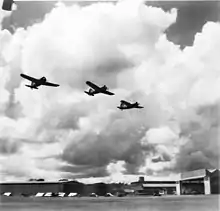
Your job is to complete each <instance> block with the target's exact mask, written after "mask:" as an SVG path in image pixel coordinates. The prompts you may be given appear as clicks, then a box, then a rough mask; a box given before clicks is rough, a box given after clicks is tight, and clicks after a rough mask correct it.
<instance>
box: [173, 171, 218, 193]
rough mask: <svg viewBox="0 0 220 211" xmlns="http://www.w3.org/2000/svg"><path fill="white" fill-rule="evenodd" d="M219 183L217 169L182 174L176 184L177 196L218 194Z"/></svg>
mask: <svg viewBox="0 0 220 211" xmlns="http://www.w3.org/2000/svg"><path fill="white" fill-rule="evenodd" d="M219 181H220V177H219V170H218V169H213V170H208V169H200V170H196V171H189V172H184V173H182V174H181V179H180V181H178V182H177V194H178V195H182V194H183V195H184V194H185V195H186V194H206V195H208V194H219V192H220V191H219Z"/></svg>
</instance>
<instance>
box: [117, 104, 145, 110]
mask: <svg viewBox="0 0 220 211" xmlns="http://www.w3.org/2000/svg"><path fill="white" fill-rule="evenodd" d="M117 108H119V109H120V110H126V109H132V108H143V107H142V106H139V105H138V103H134V104H130V105H129V106H126V107H123V106H118V107H117Z"/></svg>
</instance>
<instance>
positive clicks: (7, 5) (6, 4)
mask: <svg viewBox="0 0 220 211" xmlns="http://www.w3.org/2000/svg"><path fill="white" fill-rule="evenodd" d="M13 3H14V1H13V0H3V4H2V10H6V11H11V10H12V5H13Z"/></svg>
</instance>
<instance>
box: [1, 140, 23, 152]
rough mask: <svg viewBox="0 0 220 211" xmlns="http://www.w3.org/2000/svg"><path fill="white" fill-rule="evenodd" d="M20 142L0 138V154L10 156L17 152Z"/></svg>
mask: <svg viewBox="0 0 220 211" xmlns="http://www.w3.org/2000/svg"><path fill="white" fill-rule="evenodd" d="M20 148H21V141H20V140H19V139H13V138H3V137H2V138H0V154H1V155H10V154H15V153H17V152H19V150H20Z"/></svg>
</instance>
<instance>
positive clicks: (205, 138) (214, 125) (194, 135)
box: [175, 104, 220, 172]
mask: <svg viewBox="0 0 220 211" xmlns="http://www.w3.org/2000/svg"><path fill="white" fill-rule="evenodd" d="M197 114H198V115H199V116H200V117H201V122H197V123H194V125H195V124H196V127H188V128H186V127H184V133H185V135H187V136H189V135H190V140H189V141H188V142H187V143H186V144H185V145H183V146H182V147H181V148H180V153H179V154H178V156H177V163H176V167H175V168H176V169H178V171H182V172H183V171H191V170H196V169H201V168H219V167H220V165H219V158H220V157H219V156H220V155H219V150H218V149H219V129H220V127H219V105H218V104H216V105H212V106H203V107H200V108H199V109H198V110H197ZM189 125H192V123H190V124H189Z"/></svg>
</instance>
